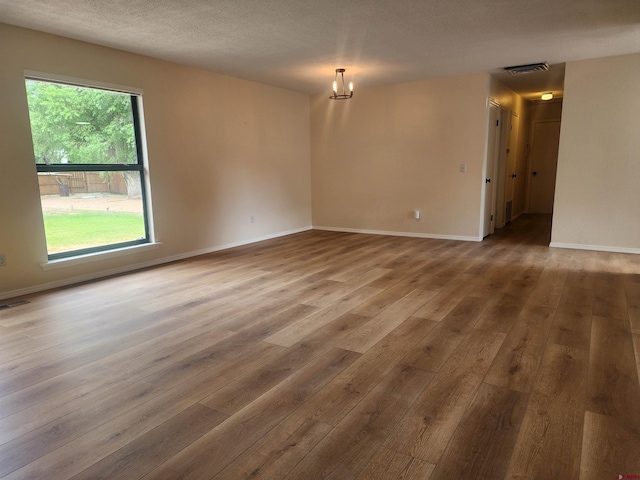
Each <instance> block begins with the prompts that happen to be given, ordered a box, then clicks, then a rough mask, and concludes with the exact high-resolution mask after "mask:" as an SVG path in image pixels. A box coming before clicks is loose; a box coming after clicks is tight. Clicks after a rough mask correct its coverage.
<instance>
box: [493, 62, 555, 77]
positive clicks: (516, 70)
mask: <svg viewBox="0 0 640 480" xmlns="http://www.w3.org/2000/svg"><path fill="white" fill-rule="evenodd" d="M504 69H505V71H506V72H507V73H508V74H509V75H522V74H524V73H531V72H543V71H545V70H549V64H548V63H547V62H543V63H530V64H528V65H514V66H513V67H504Z"/></svg>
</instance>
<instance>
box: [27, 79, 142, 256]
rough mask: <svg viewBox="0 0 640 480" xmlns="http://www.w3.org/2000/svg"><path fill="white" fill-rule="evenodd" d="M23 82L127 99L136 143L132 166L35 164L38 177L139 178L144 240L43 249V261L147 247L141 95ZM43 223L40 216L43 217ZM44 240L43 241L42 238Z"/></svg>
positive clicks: (75, 85) (63, 83) (118, 164)
mask: <svg viewBox="0 0 640 480" xmlns="http://www.w3.org/2000/svg"><path fill="white" fill-rule="evenodd" d="M26 81H35V82H46V83H55V84H58V85H63V86H68V87H81V88H92V89H94V90H102V91H105V92H114V93H121V94H124V95H128V96H129V99H130V101H131V114H132V117H133V131H134V136H135V142H136V163H131V164H123V163H115V164H114V163H74V164H65V163H60V164H50V165H47V164H42V163H37V162H36V170H37V172H38V173H69V172H139V175H140V195H141V197H142V216H143V221H144V233H145V236H144V238H139V239H136V240H131V241H127V242H119V243H109V244H104V245H98V246H95V247H88V248H80V249H76V250H69V251H67V252H58V253H49V251H48V247H47V258H48V259H49V260H59V259H64V258H73V257H79V256H82V255H88V254H92V253H99V252H108V251H111V250H117V249H120V248H126V247H133V246H136V245H145V244H149V243H151V236H150V231H149V211H148V201H147V200H148V199H147V184H146V178H145V163H144V154H143V148H142V133H141V132H142V130H141V123H140V108H139V103H138V102H139V101H141V95H140V94H135V93H131V92H126V91H122V90H115V89H109V88H104V87H96V86H92V85H86V84H77V83H71V82H63V81H56V80H49V79H45V78H38V77H30V76H26V77H25V82H26ZM43 219H44V215H43ZM45 240H46V238H45Z"/></svg>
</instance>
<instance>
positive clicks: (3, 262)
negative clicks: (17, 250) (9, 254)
mask: <svg viewBox="0 0 640 480" xmlns="http://www.w3.org/2000/svg"><path fill="white" fill-rule="evenodd" d="M6 264H7V263H6V258H5V256H4V253H0V267H3V266H5V265H6Z"/></svg>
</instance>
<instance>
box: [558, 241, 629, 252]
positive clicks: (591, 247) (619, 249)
mask: <svg viewBox="0 0 640 480" xmlns="http://www.w3.org/2000/svg"><path fill="white" fill-rule="evenodd" d="M549 246H550V247H554V248H571V249H574V250H592V251H595V252H612V253H632V254H635V255H640V248H627V247H609V246H606V245H584V244H581V243H560V242H551V243H550V244H549Z"/></svg>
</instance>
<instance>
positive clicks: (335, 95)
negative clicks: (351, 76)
mask: <svg viewBox="0 0 640 480" xmlns="http://www.w3.org/2000/svg"><path fill="white" fill-rule="evenodd" d="M338 74H340V82H341V83H342V93H338ZM351 97H353V82H349V93H347V91H346V90H345V88H344V68H336V76H335V78H334V79H333V95H331V96H330V97H329V98H330V99H332V100H347V99H349V98H351Z"/></svg>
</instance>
